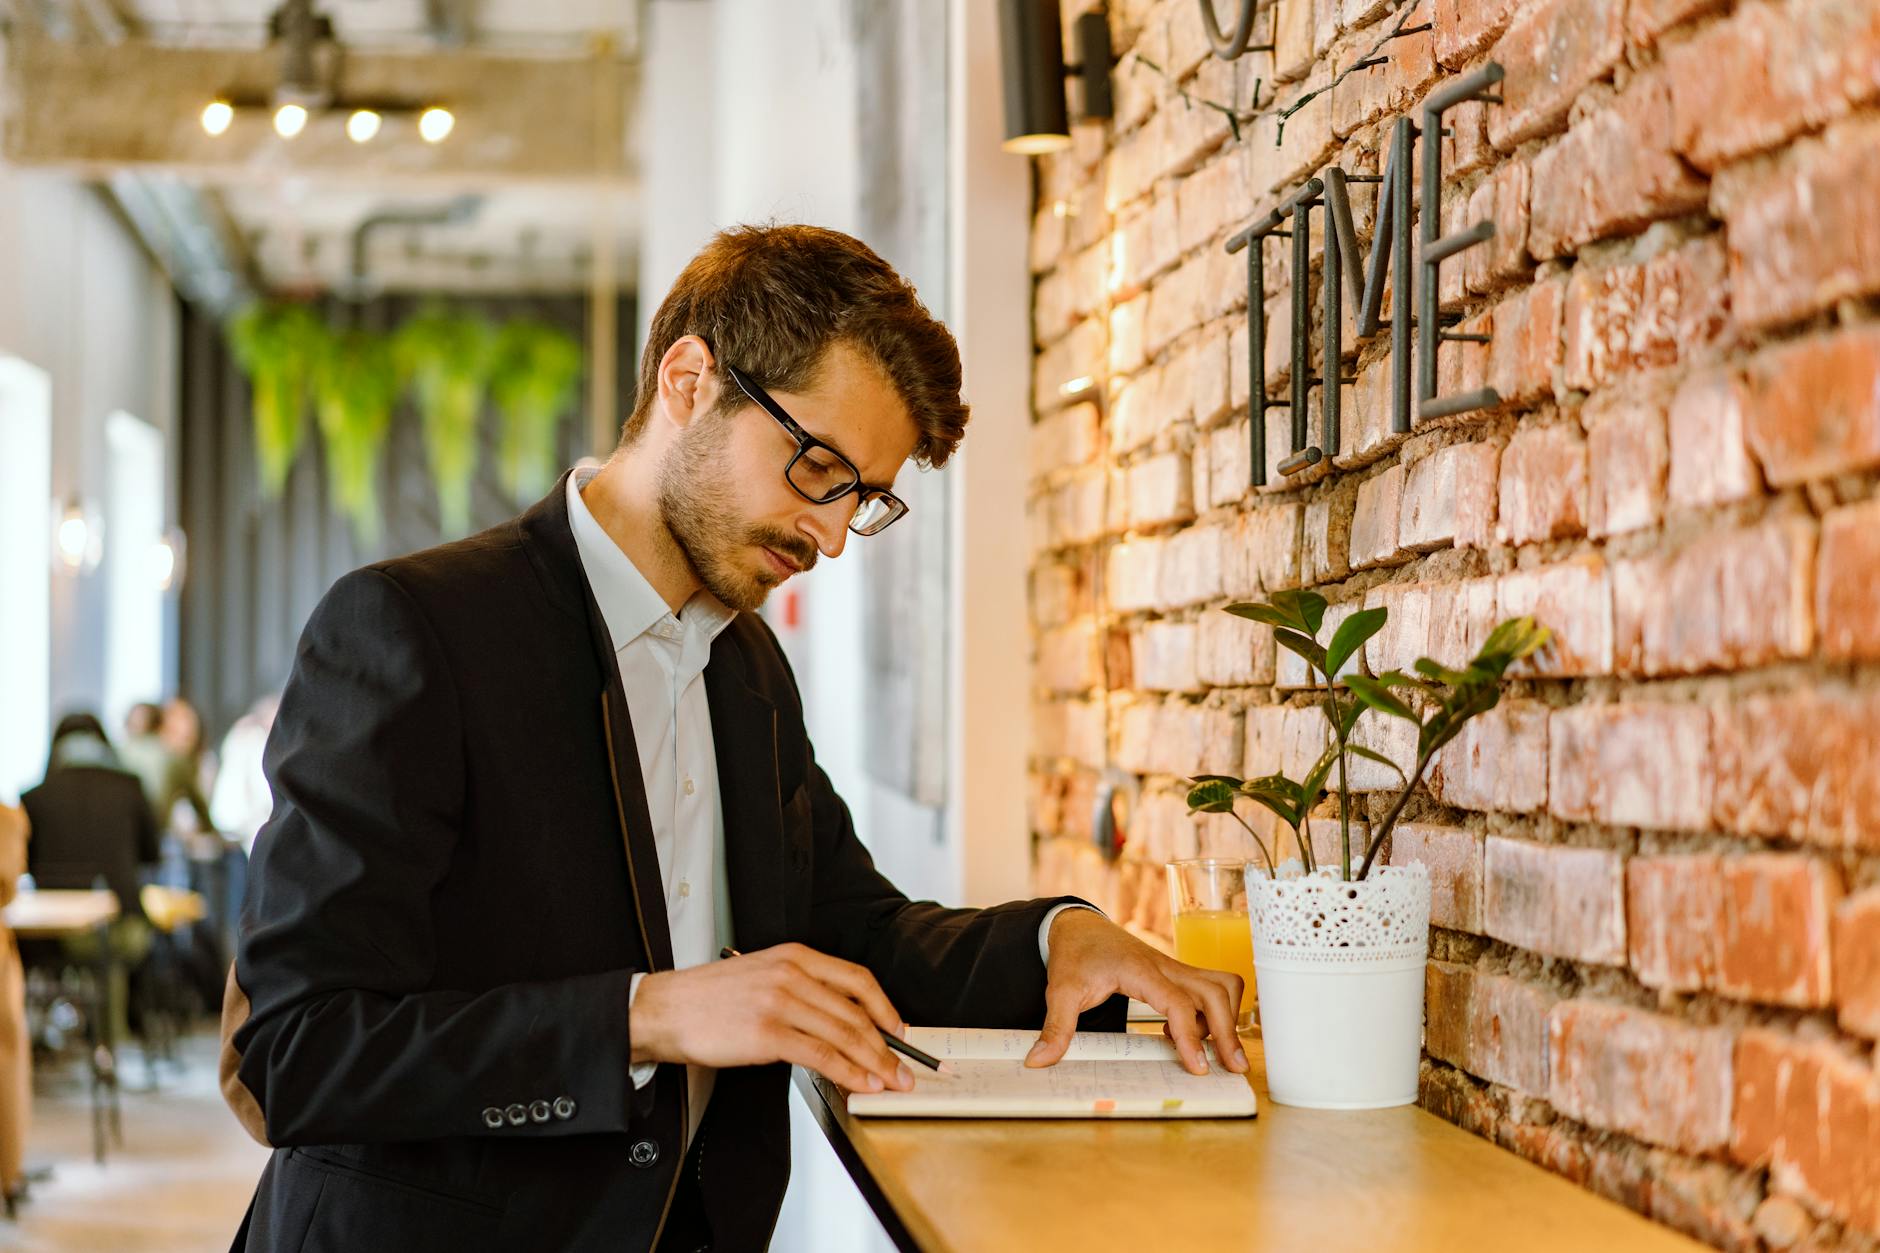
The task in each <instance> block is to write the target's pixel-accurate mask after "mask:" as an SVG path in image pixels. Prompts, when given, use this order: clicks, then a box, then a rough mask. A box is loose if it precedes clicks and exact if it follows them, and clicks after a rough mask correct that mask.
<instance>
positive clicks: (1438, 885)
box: [1390, 822, 1482, 935]
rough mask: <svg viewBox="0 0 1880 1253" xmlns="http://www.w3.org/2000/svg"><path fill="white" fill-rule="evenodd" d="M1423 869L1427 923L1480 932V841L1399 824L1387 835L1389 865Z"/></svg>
mask: <svg viewBox="0 0 1880 1253" xmlns="http://www.w3.org/2000/svg"><path fill="white" fill-rule="evenodd" d="M1413 862H1415V863H1418V864H1420V865H1422V866H1425V867H1427V868H1428V870H1429V874H1430V921H1431V922H1432V923H1434V924H1435V925H1437V926H1439V927H1447V928H1449V929H1450V930H1451V931H1468V932H1471V933H1473V934H1478V935H1479V934H1480V933H1481V930H1482V837H1481V836H1479V835H1477V834H1475V833H1474V832H1472V831H1465V830H1463V829H1462V828H1461V827H1445V826H1438V825H1435V824H1433V823H1426V822H1405V823H1399V824H1398V826H1397V828H1396V830H1394V831H1392V832H1391V835H1390V864H1391V865H1393V866H1407V865H1410V864H1411V863H1413Z"/></svg>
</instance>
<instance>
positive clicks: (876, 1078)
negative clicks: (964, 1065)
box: [631, 944, 914, 1092]
mask: <svg viewBox="0 0 1880 1253" xmlns="http://www.w3.org/2000/svg"><path fill="white" fill-rule="evenodd" d="M877 1027H880V1028H881V1030H882V1031H891V1032H893V1033H894V1034H895V1035H897V1036H904V1035H905V1034H906V1032H907V1029H906V1027H905V1026H904V1025H903V1024H902V1022H901V1016H900V1015H899V1014H897V1013H895V1012H894V1006H892V1005H890V1004H889V1003H888V998H887V996H886V995H885V994H884V993H883V992H882V990H881V985H880V984H878V983H876V982H875V976H874V975H872V974H870V973H868V971H867V970H866V969H865V968H863V967H861V966H857V965H856V964H855V963H853V962H845V961H842V960H841V959H840V958H835V957H830V956H828V955H827V954H825V953H818V952H817V951H816V950H814V949H810V948H805V947H804V946H802V945H801V944H779V945H777V946H776V947H775V948H767V949H764V950H763V951H761V952H757V953H747V954H744V955H741V956H738V957H730V958H726V959H725V960H723V961H715V962H709V963H707V964H706V965H703V966H693V967H690V968H688V969H686V970H662V971H659V972H658V973H655V974H650V975H647V976H646V978H644V979H642V980H641V981H640V990H639V992H638V993H637V994H636V995H635V996H634V998H633V1010H632V1028H631V1034H632V1042H633V1053H632V1060H633V1061H634V1062H635V1063H639V1062H684V1063H686V1064H688V1065H694V1066H711V1067H715V1068H723V1067H726V1066H761V1065H764V1064H765V1063H768V1062H790V1063H793V1064H795V1065H798V1066H807V1067H809V1068H810V1069H811V1070H814V1071H816V1072H818V1073H820V1074H822V1075H824V1076H825V1077H827V1078H828V1079H830V1080H833V1081H834V1082H836V1083H838V1084H840V1085H841V1086H843V1087H845V1088H847V1089H849V1090H850V1091H851V1092H879V1091H881V1090H882V1088H883V1087H884V1086H885V1087H889V1088H898V1089H901V1090H906V1089H908V1088H911V1087H912V1086H913V1085H914V1077H913V1075H912V1074H910V1073H909V1072H908V1069H907V1067H906V1066H904V1065H902V1064H901V1063H900V1061H899V1060H898V1059H897V1058H896V1057H895V1054H894V1053H893V1052H892V1051H891V1050H889V1048H888V1046H887V1045H886V1044H884V1043H882V1040H881V1035H880V1034H879V1032H877V1031H876V1030H875V1028H877Z"/></svg>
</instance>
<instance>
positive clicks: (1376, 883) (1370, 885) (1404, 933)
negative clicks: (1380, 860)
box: [1247, 864, 1430, 965]
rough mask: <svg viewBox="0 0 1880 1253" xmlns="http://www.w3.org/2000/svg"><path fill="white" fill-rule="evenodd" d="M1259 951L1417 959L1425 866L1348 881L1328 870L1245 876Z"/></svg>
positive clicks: (1424, 911)
mask: <svg viewBox="0 0 1880 1253" xmlns="http://www.w3.org/2000/svg"><path fill="white" fill-rule="evenodd" d="M1247 887H1248V891H1249V893H1250V895H1251V899H1250V901H1249V902H1248V903H1249V904H1250V905H1251V906H1252V913H1253V941H1254V947H1255V949H1256V955H1257V953H1258V952H1269V953H1272V954H1274V955H1276V956H1278V955H1282V954H1301V955H1303V954H1305V953H1310V954H1312V955H1313V956H1314V957H1317V958H1320V959H1324V960H1329V961H1335V962H1341V963H1343V962H1349V963H1350V964H1352V965H1366V964H1370V963H1372V962H1375V961H1395V960H1399V959H1403V958H1412V957H1417V958H1420V957H1421V955H1422V954H1424V953H1426V952H1427V951H1428V948H1429V938H1430V931H1429V928H1430V876H1429V871H1428V870H1427V869H1425V868H1424V867H1423V866H1421V865H1418V864H1412V865H1408V866H1377V867H1374V868H1373V869H1372V871H1371V876H1370V878H1368V879H1365V880H1361V881H1359V882H1356V883H1346V882H1345V881H1344V880H1343V879H1340V878H1338V877H1337V876H1336V875H1334V874H1333V873H1331V872H1329V871H1325V872H1319V873H1315V874H1311V875H1300V876H1298V877H1296V878H1290V879H1267V878H1264V877H1262V878H1258V879H1255V878H1251V877H1250V878H1249V879H1248V881H1247Z"/></svg>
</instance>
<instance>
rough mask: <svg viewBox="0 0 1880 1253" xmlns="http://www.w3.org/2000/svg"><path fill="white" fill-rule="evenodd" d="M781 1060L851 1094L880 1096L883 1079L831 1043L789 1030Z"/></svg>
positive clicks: (781, 1045) (782, 1041) (779, 1050)
mask: <svg viewBox="0 0 1880 1253" xmlns="http://www.w3.org/2000/svg"><path fill="white" fill-rule="evenodd" d="M777 1060H778V1061H784V1062H789V1063H790V1064H791V1065H793V1066H805V1067H808V1068H809V1069H810V1070H813V1071H815V1072H816V1073H817V1074H819V1075H821V1076H822V1077H823V1078H825V1079H828V1080H829V1081H830V1082H832V1083H834V1084H836V1085H838V1086H840V1087H844V1088H847V1089H848V1090H849V1091H851V1092H879V1091H881V1089H882V1082H881V1076H880V1075H877V1074H875V1073H874V1072H873V1071H871V1070H868V1069H866V1068H864V1067H861V1066H857V1065H856V1064H855V1063H854V1062H852V1061H850V1060H849V1059H848V1058H847V1057H845V1056H843V1054H842V1051H841V1050H840V1049H838V1048H836V1047H835V1046H834V1045H833V1044H830V1043H829V1042H828V1041H827V1040H819V1039H817V1038H816V1037H815V1036H812V1035H805V1034H804V1033H803V1032H801V1031H791V1030H786V1031H785V1032H784V1033H783V1036H782V1038H781V1039H780V1040H779V1042H778V1048H777Z"/></svg>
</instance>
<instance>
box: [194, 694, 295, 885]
mask: <svg viewBox="0 0 1880 1253" xmlns="http://www.w3.org/2000/svg"><path fill="white" fill-rule="evenodd" d="M280 699H281V698H280V697H279V696H278V695H276V694H273V693H270V694H268V695H266V696H263V697H262V698H261V699H259V700H257V701H256V702H255V703H254V704H253V705H250V706H249V707H248V712H247V713H245V714H243V715H242V716H241V717H239V718H237V719H236V720H235V722H234V724H233V725H231V726H230V727H229V729H228V734H227V735H225V736H223V737H222V747H221V750H220V751H219V752H218V753H217V754H216V771H215V786H214V787H213V788H212V789H211V790H210V793H209V816H210V817H211V818H212V819H214V822H215V829H216V830H218V831H220V832H221V833H222V834H223V835H224V836H226V837H227V838H228V839H229V840H231V841H238V842H239V843H240V844H241V848H242V851H243V852H244V853H247V852H252V851H253V849H254V843H255V832H257V831H259V830H260V829H261V824H262V823H264V822H266V821H267V820H268V815H269V814H270V813H272V812H273V810H274V794H273V792H272V791H270V790H269V788H268V776H267V774H266V772H265V771H263V770H262V768H261V754H262V750H263V749H265V748H266V747H267V744H268V732H269V731H270V730H272V729H273V727H274V711H275V709H276V708H277V707H278V706H279V704H280Z"/></svg>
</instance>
